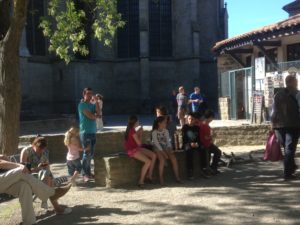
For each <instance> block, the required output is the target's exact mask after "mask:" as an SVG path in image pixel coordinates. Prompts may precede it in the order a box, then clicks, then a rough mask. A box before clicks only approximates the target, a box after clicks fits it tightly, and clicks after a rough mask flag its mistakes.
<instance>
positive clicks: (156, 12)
mask: <svg viewBox="0 0 300 225" xmlns="http://www.w3.org/2000/svg"><path fill="white" fill-rule="evenodd" d="M171 2H172V1H171V0H150V1H149V51H150V56H154V57H170V56H172V4H171Z"/></svg>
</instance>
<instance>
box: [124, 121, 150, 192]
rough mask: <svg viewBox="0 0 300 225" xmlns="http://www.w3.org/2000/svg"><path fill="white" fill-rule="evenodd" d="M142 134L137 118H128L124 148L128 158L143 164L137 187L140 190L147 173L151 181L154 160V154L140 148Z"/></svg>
mask: <svg viewBox="0 0 300 225" xmlns="http://www.w3.org/2000/svg"><path fill="white" fill-rule="evenodd" d="M142 132H143V128H142V127H140V126H139V121H138V118H137V116H135V115H132V116H129V118H128V125H127V128H126V132H125V142H124V147H125V150H126V152H127V154H128V156H129V157H132V158H135V159H137V160H139V161H142V162H143V163H144V165H143V167H142V169H141V174H140V179H139V182H138V186H139V187H141V188H142V187H144V180H145V177H146V174H147V172H148V176H147V178H148V179H149V180H150V181H152V174H153V168H154V165H155V160H156V155H155V153H153V152H152V151H150V150H148V149H145V148H142V147H141V144H142Z"/></svg>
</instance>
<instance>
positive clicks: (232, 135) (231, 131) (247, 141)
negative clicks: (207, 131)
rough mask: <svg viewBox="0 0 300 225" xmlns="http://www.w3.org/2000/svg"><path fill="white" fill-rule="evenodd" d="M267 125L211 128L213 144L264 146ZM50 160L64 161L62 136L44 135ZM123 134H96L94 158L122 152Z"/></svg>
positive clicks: (27, 140) (25, 140) (147, 135)
mask: <svg viewBox="0 0 300 225" xmlns="http://www.w3.org/2000/svg"><path fill="white" fill-rule="evenodd" d="M269 129H270V127H269V126H268V125H244V126H237V127H216V128H213V134H214V137H215V138H214V142H215V144H216V145H218V146H230V145H231V146H232V145H233V146H234V145H264V144H265V143H266V139H267V134H268V130H269ZM33 137H34V136H21V137H20V146H24V145H28V144H30V140H31V139H32V138H33ZM46 137H47V141H48V149H49V151H50V160H51V161H52V162H62V161H64V160H65V157H66V153H67V148H66V147H65V146H64V143H63V140H64V135H63V134H59V135H46ZM149 139H150V131H145V133H144V141H145V142H147V141H149ZM123 140H124V132H121V131H119V132H103V133H98V134H97V144H96V153H95V155H96V157H97V156H105V155H110V154H113V153H117V152H122V151H124V148H123Z"/></svg>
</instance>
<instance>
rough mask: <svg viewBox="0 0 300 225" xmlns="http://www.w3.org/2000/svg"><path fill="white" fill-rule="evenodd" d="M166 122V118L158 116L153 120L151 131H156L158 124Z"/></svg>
mask: <svg viewBox="0 0 300 225" xmlns="http://www.w3.org/2000/svg"><path fill="white" fill-rule="evenodd" d="M165 120H166V117H164V116H159V117H157V118H155V120H154V122H153V125H152V131H154V130H157V129H158V127H159V124H160V123H162V122H164V121H165Z"/></svg>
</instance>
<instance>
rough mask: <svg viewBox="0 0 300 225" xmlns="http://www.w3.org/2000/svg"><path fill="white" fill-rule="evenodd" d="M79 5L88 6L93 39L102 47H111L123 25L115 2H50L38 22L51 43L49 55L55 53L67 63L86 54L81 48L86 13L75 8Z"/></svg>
mask: <svg viewBox="0 0 300 225" xmlns="http://www.w3.org/2000/svg"><path fill="white" fill-rule="evenodd" d="M78 2H80V3H84V4H85V5H86V6H87V7H86V9H87V10H88V13H89V14H90V15H91V19H92V25H91V28H92V29H91V30H92V31H93V37H94V38H96V39H98V40H99V41H100V42H103V43H104V45H107V46H109V45H111V43H112V40H113V37H114V35H115V32H116V30H117V28H119V27H122V26H124V24H125V23H124V22H123V21H121V15H120V14H119V13H118V12H117V8H116V0H81V1H78V0H50V1H49V5H48V16H47V17H44V18H42V19H41V24H40V27H41V28H42V29H43V33H44V35H45V36H46V37H48V38H49V40H50V46H49V51H50V52H55V53H56V54H57V55H58V56H59V57H60V58H61V59H63V60H64V61H65V62H66V63H69V62H70V60H71V59H72V57H73V56H74V54H77V53H79V54H81V55H87V54H88V53H89V49H88V48H87V46H86V45H85V44H83V43H84V39H85V37H86V35H87V34H86V30H85V22H86V20H87V18H86V13H87V11H84V10H82V9H80V8H77V7H76V3H78ZM62 7H63V8H64V9H62Z"/></svg>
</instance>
